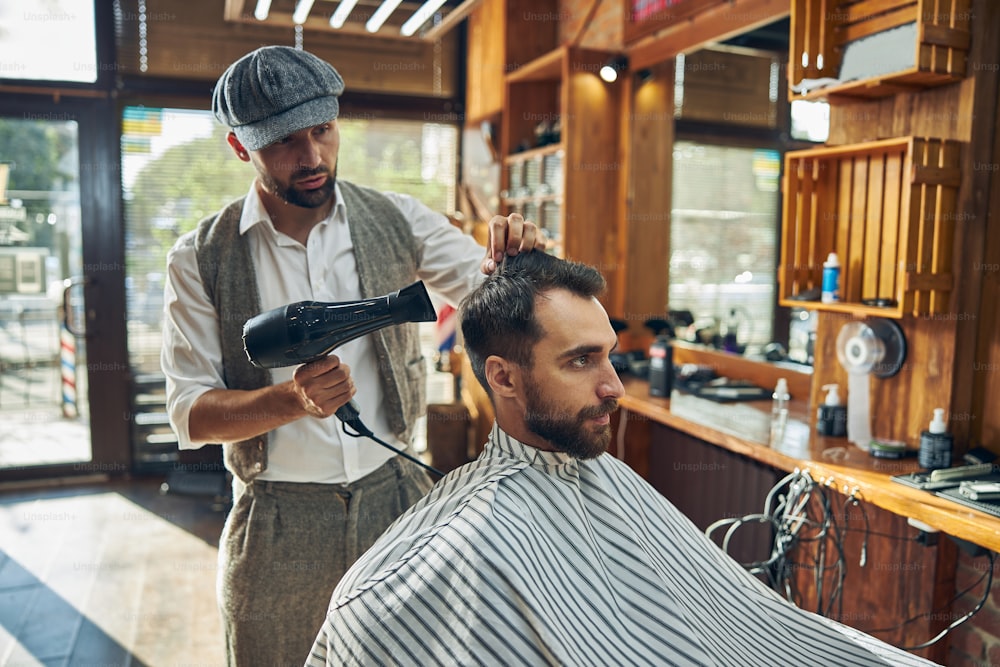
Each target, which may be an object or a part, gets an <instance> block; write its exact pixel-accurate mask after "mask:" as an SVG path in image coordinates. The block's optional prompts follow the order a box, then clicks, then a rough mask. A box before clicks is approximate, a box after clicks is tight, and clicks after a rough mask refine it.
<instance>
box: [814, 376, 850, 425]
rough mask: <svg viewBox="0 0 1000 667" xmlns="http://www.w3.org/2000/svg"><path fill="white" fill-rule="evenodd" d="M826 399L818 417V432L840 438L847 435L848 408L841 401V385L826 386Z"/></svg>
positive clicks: (824, 386) (820, 407)
mask: <svg viewBox="0 0 1000 667" xmlns="http://www.w3.org/2000/svg"><path fill="white" fill-rule="evenodd" d="M823 389H824V390H825V391H826V398H825V399H823V404H822V405H820V406H819V414H818V415H817V416H816V432H817V433H819V434H820V435H826V436H832V437H834V438H840V437H843V436H845V435H847V406H845V405H844V404H843V403H841V401H840V385H838V384H825V385H823Z"/></svg>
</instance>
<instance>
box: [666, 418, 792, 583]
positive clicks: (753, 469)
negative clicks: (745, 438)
mask: <svg viewBox="0 0 1000 667" xmlns="http://www.w3.org/2000/svg"><path fill="white" fill-rule="evenodd" d="M649 428H650V443H649V477H648V481H649V483H650V484H652V486H653V487H654V488H656V490H657V491H659V492H660V493H661V494H663V495H664V496H665V497H666V498H667V499H669V500H670V502H672V503H673V504H674V505H675V506H676V507H677V509H679V510H680V511H681V512H683V513H684V514H685V515H686V516H687V517H688V518H689V519H691V521H692V522H693V523H694V524H695V525H696V526H697V527H698V528H700V529H701V530H704V529H706V528H707V527H708V526H709V525H711V524H712V523H714V522H715V521H717V520H719V519H725V518H737V517H741V516H745V515H747V514H753V513H759V512H760V511H761V509H762V508H763V506H764V499H765V498H766V497H767V493H768V491H770V489H771V488H772V487H773V486H774V485H775V484H776V483H777V482H778V480H779V479H780V478H781V477H783V476H784V475H782V474H780V473H779V472H778V471H776V470H775V469H774V468H771V467H770V466H765V465H762V464H760V463H757V462H756V461H753V460H752V459H748V458H746V457H743V456H740V455H739V454H734V453H733V452H730V451H727V450H725V449H722V448H721V447H716V446H715V445H711V444H709V443H706V442H704V441H702V440H699V439H698V438H695V437H693V436H690V435H688V434H686V433H683V432H681V431H678V430H676V429H672V428H670V427H668V426H664V425H662V424H659V423H656V422H652V423H651V424H650V426H649ZM724 536H725V529H722V530H720V531H718V532H717V533H715V534H713V538H714V541H715V542H716V544H719V545H720V546H721V541H722V538H723V537H724ZM772 540H773V537H772V532H771V527H770V524H762V523H757V522H752V523H748V524H746V525H745V526H744V527H743V528H741V529H740V530H739V531H738V532H737V533H736V534H735V535H734V537H733V539H732V541H731V542H730V549H729V552H728V553H729V555H730V556H732V557H733V558H734V559H735V560H737V561H738V562H741V563H749V562H754V561H760V560H766V559H767V557H768V555H769V554H770V552H771V544H772Z"/></svg>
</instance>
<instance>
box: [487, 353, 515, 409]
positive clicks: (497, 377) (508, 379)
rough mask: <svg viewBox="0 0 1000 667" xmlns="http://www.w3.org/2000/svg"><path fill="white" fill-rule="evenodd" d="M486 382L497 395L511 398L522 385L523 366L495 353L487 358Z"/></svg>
mask: <svg viewBox="0 0 1000 667" xmlns="http://www.w3.org/2000/svg"><path fill="white" fill-rule="evenodd" d="M484 371H485V374H486V382H488V383H489V385H490V389H491V390H492V391H493V394H494V395H495V396H502V397H504V398H510V397H511V396H514V395H515V394H516V393H517V389H518V388H519V387H520V385H521V375H520V372H521V368H520V367H519V366H518V365H517V364H515V363H511V362H510V361H507V360H506V359H504V358H503V357H498V356H497V355H495V354H492V355H490V356H489V357H487V358H486V367H485V369H484Z"/></svg>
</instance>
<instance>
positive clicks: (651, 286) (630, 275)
mask: <svg viewBox="0 0 1000 667" xmlns="http://www.w3.org/2000/svg"><path fill="white" fill-rule="evenodd" d="M648 73H649V78H648V79H647V80H646V81H644V82H637V83H636V84H635V86H634V88H633V89H632V95H631V96H629V97H628V98H627V99H628V100H629V104H628V108H627V109H626V110H625V112H624V113H623V114H622V115H623V117H625V118H627V119H628V121H629V126H630V128H629V138H628V142H627V146H628V150H627V152H626V154H625V155H626V158H625V159H624V162H623V163H624V165H625V167H626V170H627V173H628V179H627V180H628V185H627V190H623V192H627V194H626V196H625V197H624V199H625V205H626V214H625V229H624V235H625V239H624V240H625V243H626V250H625V267H624V275H625V279H624V283H625V284H626V285H627V289H625V290H624V300H623V302H622V303H623V305H622V309H621V311H620V312H619V313H618V315H620V316H621V317H622V318H623V319H625V320H626V321H627V322H628V323H629V331H628V336H629V341H630V347H631V348H632V349H642V350H645V349H646V348H647V347H648V345H649V342H650V341H651V338H652V335H651V333H650V332H649V330H648V329H646V328H645V327H643V324H642V323H643V322H644V321H645V320H647V319H649V318H652V317H663V316H664V315H665V314H666V309H667V287H668V286H667V282H668V274H669V260H670V207H671V196H672V191H673V143H674V97H673V96H674V61H673V60H669V61H666V62H663V63H659V64H657V65H654V66H652V67H650V68H649V72H648Z"/></svg>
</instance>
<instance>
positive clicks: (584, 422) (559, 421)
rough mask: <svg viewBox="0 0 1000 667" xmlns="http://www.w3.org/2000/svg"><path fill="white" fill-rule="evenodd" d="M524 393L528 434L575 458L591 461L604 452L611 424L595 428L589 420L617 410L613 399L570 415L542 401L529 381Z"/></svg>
mask: <svg viewBox="0 0 1000 667" xmlns="http://www.w3.org/2000/svg"><path fill="white" fill-rule="evenodd" d="M524 393H525V399H526V400H527V402H528V411H527V414H525V416H524V422H525V425H526V426H527V427H528V430H530V431H531V432H532V433H534V434H535V435H537V436H539V437H542V438H544V439H545V440H547V441H548V442H549V443H550V444H551V445H552V446H553V447H555V448H556V449H558V450H559V451H562V452H565V453H567V454H569V455H570V456H572V457H574V458H577V459H592V458H595V457H597V456H600V455H601V454H603V453H604V452H605V451H606V450H607V448H608V443H610V442H611V425H610V424H606V425H603V426H599V425H596V424H593V423H591V422H590V420H591V419H595V418H597V417H601V416H603V415H609V414H611V413H612V412H614V411H615V410H617V409H618V401H617V400H615V399H613V398H609V399H607V400H605V401H604V402H603V403H602V404H601V405H597V406H589V407H586V408H583V409H582V410H580V411H579V412H578V413H576V414H575V415H573V414H569V413H568V412H567V411H566V410H565V409H561V408H559V407H558V406H556V405H555V404H553V403H552V402H550V401H548V400H546V399H545V398H544V397H543V395H542V391H541V388H540V387H539V386H538V385H537V384H536V383H535V382H533V381H530V380H529V381H528V384H527V385H526V386H525V390H524Z"/></svg>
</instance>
